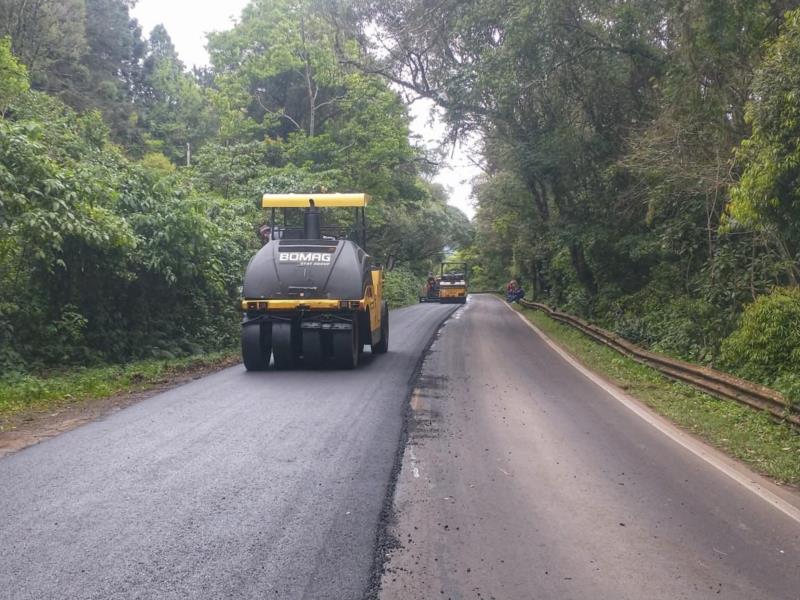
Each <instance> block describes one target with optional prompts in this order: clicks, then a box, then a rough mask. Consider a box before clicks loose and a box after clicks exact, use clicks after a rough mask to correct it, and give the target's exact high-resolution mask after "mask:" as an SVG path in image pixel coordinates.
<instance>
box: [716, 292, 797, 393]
mask: <svg viewBox="0 0 800 600" xmlns="http://www.w3.org/2000/svg"><path fill="white" fill-rule="evenodd" d="M722 361H723V363H724V364H725V366H727V367H729V368H731V369H733V370H735V371H736V372H737V373H739V374H741V375H742V376H743V377H747V378H749V379H756V380H759V381H768V382H771V381H773V380H775V379H776V378H778V377H779V376H781V375H783V374H785V373H792V372H794V373H797V372H800V290H798V289H792V288H777V289H775V290H773V292H772V293H771V294H768V295H765V296H761V297H760V298H758V299H757V300H756V301H755V302H753V303H752V304H750V305H748V306H747V307H746V308H745V310H744V313H743V314H742V317H741V319H740V321H739V327H738V328H737V329H736V331H734V332H733V333H732V334H731V335H730V336H728V337H727V338H726V339H725V340H724V341H723V343H722Z"/></svg>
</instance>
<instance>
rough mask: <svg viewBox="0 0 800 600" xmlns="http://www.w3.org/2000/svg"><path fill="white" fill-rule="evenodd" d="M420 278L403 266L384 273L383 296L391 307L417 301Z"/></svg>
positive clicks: (420, 284) (420, 283)
mask: <svg viewBox="0 0 800 600" xmlns="http://www.w3.org/2000/svg"><path fill="white" fill-rule="evenodd" d="M422 283H423V282H422V278H421V277H420V276H419V275H416V274H415V273H414V272H412V271H410V270H409V269H406V268H404V267H397V268H394V269H392V270H391V271H388V272H387V273H386V285H385V286H384V297H385V299H386V301H387V302H388V303H389V306H390V307H391V308H399V307H401V306H408V305H409V304H414V303H415V302H418V301H419V293H420V289H421V288H422Z"/></svg>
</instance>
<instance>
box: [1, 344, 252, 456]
mask: <svg viewBox="0 0 800 600" xmlns="http://www.w3.org/2000/svg"><path fill="white" fill-rule="evenodd" d="M238 362H239V357H238V355H228V356H224V357H220V358H218V359H214V360H212V361H210V362H205V361H201V362H198V363H197V364H189V365H185V366H181V368H180V370H177V371H175V370H167V371H166V372H165V373H163V374H161V375H160V376H159V378H158V379H157V380H155V381H147V382H137V383H135V384H133V386H132V387H131V388H129V389H127V390H122V391H119V392H116V393H114V394H111V395H102V396H99V397H83V398H76V399H68V400H64V401H59V402H57V403H54V405H53V406H48V405H44V406H42V405H39V404H37V405H36V406H35V407H32V408H29V409H23V410H18V411H15V412H13V413H11V414H10V415H3V416H0V458H2V457H4V456H7V455H8V454H12V453H14V452H18V451H20V450H23V449H24V448H27V447H28V446H33V445H34V444H38V443H39V442H42V441H44V440H47V439H50V438H52V437H55V436H57V435H60V434H62V433H65V432H67V431H70V430H72V429H75V428H77V427H80V426H81V425H84V424H86V423H89V422H91V421H94V420H96V419H100V418H103V417H105V416H106V415H109V414H111V413H114V412H116V411H119V410H122V409H124V408H126V407H128V406H131V405H132V404H136V403H137V402H141V401H142V400H145V399H147V398H152V397H153V396H155V395H157V394H160V393H162V392H164V391H167V390H169V389H172V388H175V387H178V386H180V385H183V384H185V383H188V382H189V381H192V380H195V379H200V378H201V377H205V376H206V375H208V374H210V373H214V372H216V371H219V370H222V369H225V368H227V367H230V366H232V365H235V364H237V363H238Z"/></svg>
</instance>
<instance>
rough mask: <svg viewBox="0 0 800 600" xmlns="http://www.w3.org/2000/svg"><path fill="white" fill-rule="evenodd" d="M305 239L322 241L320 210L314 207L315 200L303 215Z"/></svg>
mask: <svg viewBox="0 0 800 600" xmlns="http://www.w3.org/2000/svg"><path fill="white" fill-rule="evenodd" d="M303 237H304V238H305V239H307V240H319V239H322V228H321V223H320V214H319V209H318V208H317V207H316V206H314V201H313V200H311V207H310V208H307V209H306V210H305V213H304V214H303Z"/></svg>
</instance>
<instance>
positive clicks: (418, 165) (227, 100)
mask: <svg viewBox="0 0 800 600" xmlns="http://www.w3.org/2000/svg"><path fill="white" fill-rule="evenodd" d="M131 5H132V3H131V2H128V1H127V0H68V1H67V2H63V1H62V0H37V1H36V2H27V1H24V0H9V1H7V2H4V3H2V6H1V7H0V378H2V381H3V384H2V385H3V388H2V389H3V391H2V394H3V397H2V399H0V403H5V404H4V405H7V406H18V405H20V403H22V404H24V403H25V402H28V403H33V404H35V403H37V402H39V401H40V400H42V399H43V398H46V397H47V398H50V397H52V398H56V397H61V396H62V395H63V394H62V392H64V393H67V392H66V391H65V390H66V387H68V386H67V384H68V383H69V385H73V384H74V385H75V386H76V390H74V391H70V392H68V393H70V394H72V396H73V397H77V396H80V395H84V394H89V393H91V391H92V390H94V391H95V392H96V393H98V394H105V393H107V391H108V390H110V389H112V388H114V385H116V384H112V385H111V387H109V388H108V389H107V388H105V387H103V386H100V387H95V385H94V383H92V382H94V381H98V382H99V381H101V380H103V379H104V378H105V376H104V375H97V377H95V375H93V373H97V374H105V375H107V376H108V377H110V378H112V379H115V380H119V381H124V380H125V377H126V375H125V372H126V371H125V369H126V368H127V367H109V368H108V370H105V371H104V370H103V369H104V368H105V367H103V365H122V364H128V363H131V364H134V365H135V364H139V365H141V364H145V365H150V364H152V365H155V364H165V365H169V364H173V363H172V362H171V361H173V360H174V359H180V358H181V357H187V356H199V355H204V354H207V353H215V352H220V351H224V350H225V349H227V348H230V347H233V346H235V345H236V344H237V343H238V321H239V319H240V314H239V312H238V295H239V286H240V285H241V277H242V274H243V271H244V268H245V266H246V264H247V261H248V259H249V258H250V256H252V254H253V253H255V252H256V251H257V249H258V247H259V241H258V236H257V231H258V227H259V225H261V224H263V223H264V221H265V215H264V214H263V212H262V211H261V209H260V208H259V200H260V197H261V195H262V194H263V193H264V192H304V191H309V192H310V191H320V190H323V189H327V190H330V191H359V192H361V191H363V192H367V193H369V194H371V195H372V197H373V199H374V203H373V204H372V205H371V206H370V207H369V209H368V218H369V219H370V221H371V229H370V239H369V250H370V251H371V253H372V254H373V255H374V257H375V259H376V261H378V262H381V263H382V264H384V265H386V267H387V270H388V271H389V272H390V274H389V280H390V286H389V293H390V294H391V295H392V301H393V304H396V305H400V304H403V303H405V302H407V301H408V298H409V293H408V290H409V289H410V287H411V282H412V280H413V279H414V277H417V278H418V280H419V281H422V279H423V278H424V274H425V273H426V272H427V271H428V269H429V268H430V264H431V263H432V262H435V261H437V260H439V258H440V257H441V256H442V252H443V248H445V247H446V246H448V247H457V246H459V245H463V244H465V243H467V242H468V241H469V240H470V236H471V231H470V224H469V222H468V220H467V218H466V216H465V215H464V214H463V213H461V212H460V211H458V210H457V209H455V208H453V207H450V206H448V205H447V202H446V200H447V198H446V193H445V191H444V190H443V189H442V188H441V187H440V186H437V185H434V184H432V183H431V182H430V178H431V175H433V173H434V171H435V163H436V161H437V157H436V156H433V155H429V154H428V153H427V151H426V150H424V149H423V148H421V147H418V146H417V145H415V143H414V141H413V140H412V139H411V136H410V132H409V120H410V119H409V116H408V111H407V108H406V106H405V104H404V103H403V101H402V99H401V97H400V96H399V94H398V93H397V92H396V91H395V90H393V89H392V88H391V87H390V86H389V84H388V83H387V81H386V80H385V79H384V78H382V77H379V76H378V75H375V74H368V73H364V72H362V71H360V70H358V69H357V68H355V67H354V66H352V65H350V66H348V64H347V61H346V60H345V59H346V58H348V57H349V58H355V57H357V56H358V54H359V48H358V44H357V39H356V37H355V34H354V33H353V32H354V31H355V30H356V29H357V27H356V26H355V23H356V19H357V16H356V15H354V14H347V15H339V14H335V13H331V12H329V11H328V10H327V9H326V7H325V6H323V5H322V4H319V3H315V2H312V1H310V0H308V1H306V0H304V1H302V2H299V3H298V2H294V1H292V2H289V1H288V0H276V1H273V0H270V1H269V2H266V1H262V0H253V1H252V2H250V4H249V5H248V6H247V7H246V8H245V9H244V11H243V13H242V15H241V17H240V18H239V20H238V21H237V23H236V24H235V26H233V27H232V28H231V29H229V30H227V31H221V32H218V33H214V34H212V35H210V36H209V38H208V48H209V52H210V56H211V65H210V66H209V67H207V68H202V69H195V70H188V69H187V68H186V67H185V65H183V64H182V63H181V61H180V60H179V58H178V54H177V52H176V50H175V48H174V46H173V44H172V42H171V40H170V37H169V34H168V32H167V31H166V30H165V29H164V28H163V27H160V26H159V27H156V28H155V29H153V31H151V32H142V31H141V28H140V27H139V25H138V23H136V21H135V20H133V19H132V18H131V16H130V13H129V7H130V6H131ZM331 10H332V9H331ZM395 269H396V270H397V272H396V273H394V272H393V271H394V270H395ZM211 355H212V356H213V354H211ZM151 360H160V361H165V362H163V363H148V362H145V363H141V362H139V361H151ZM86 367H89V370H88V371H86V370H84V369H85V368H86ZM96 368H97V369H99V370H95V369H96ZM130 368H131V369H134V371H135V370H136V369H137V368H138V367H135V366H132V367H130ZM70 369H73V370H74V373H75V378H74V379H71V378H70V377H71V375H69V374H68V373H69V372H70ZM147 369H150V367H147ZM53 370H55V371H56V372H58V373H67V374H66V375H64V376H63V377H62V376H61V375H58V376H56V377H54V378H53V377H50V376H49V375H48V374H49V373H50V372H52V371H53ZM145 378H147V377H145ZM59 382H64V385H62V384H61V383H59ZM84 384H85V385H84ZM114 389H116V388H114ZM25 390H27V392H25ZM42 390H44V391H42ZM49 390H53V392H52V394H51V393H50V391H49ZM83 390H85V391H83ZM24 393H29V398H28V400H25V399H24V398H23V396H24ZM1 410H2V409H0V411H1Z"/></svg>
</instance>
